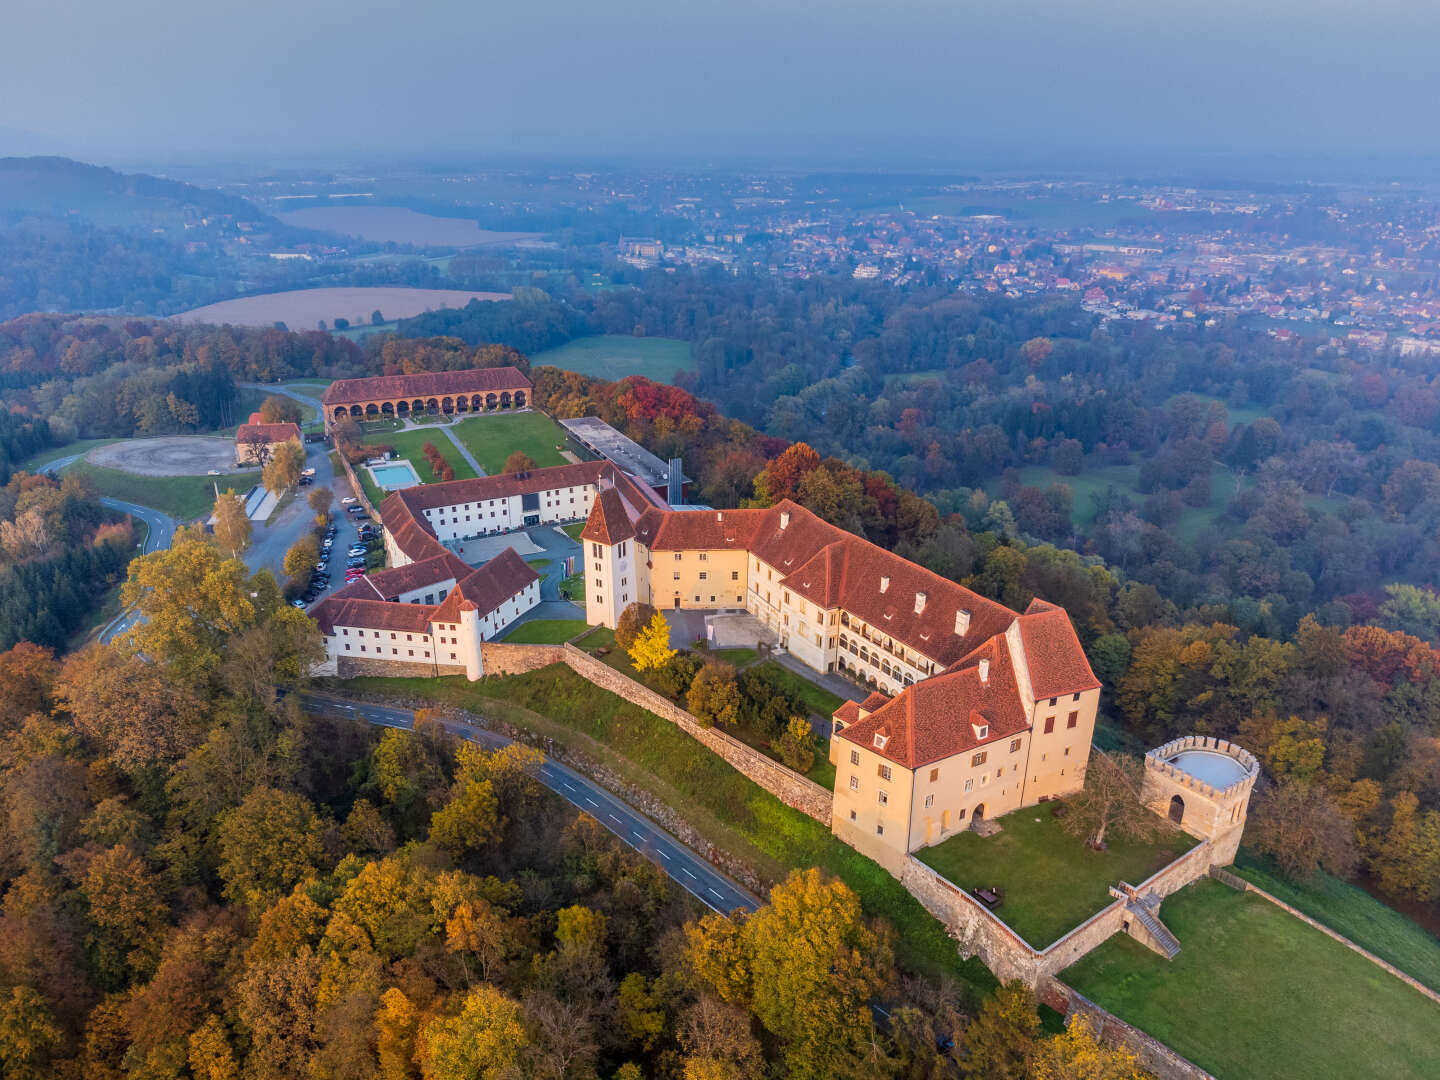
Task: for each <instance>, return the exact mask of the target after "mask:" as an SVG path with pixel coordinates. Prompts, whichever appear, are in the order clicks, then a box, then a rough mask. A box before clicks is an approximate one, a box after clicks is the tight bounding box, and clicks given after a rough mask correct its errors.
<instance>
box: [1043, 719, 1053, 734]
mask: <svg viewBox="0 0 1440 1080" xmlns="http://www.w3.org/2000/svg"><path fill="white" fill-rule="evenodd" d="M1054 730H1055V718H1054V717H1053V716H1047V717H1045V734H1046V735H1049V734H1050V733H1051V732H1052V731H1054Z"/></svg>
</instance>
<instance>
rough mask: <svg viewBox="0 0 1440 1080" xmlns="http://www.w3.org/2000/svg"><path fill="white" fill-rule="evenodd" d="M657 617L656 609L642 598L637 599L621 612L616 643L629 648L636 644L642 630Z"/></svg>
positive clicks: (616, 623)
mask: <svg viewBox="0 0 1440 1080" xmlns="http://www.w3.org/2000/svg"><path fill="white" fill-rule="evenodd" d="M653 618H655V609H654V608H653V607H651V606H650V605H649V604H647V603H645V602H644V601H642V600H636V601H635V602H634V603H633V604H630V605H629V606H628V607H626V609H625V610H624V611H622V612H621V613H620V618H619V619H617V620H616V622H615V644H616V645H619V646H620V648H622V649H628V648H630V646H632V645H634V644H635V639H636V638H637V637H639V636H640V632H641V631H642V630H644V629H645V628H646V627H647V626H649V625H650V620H651V619H653Z"/></svg>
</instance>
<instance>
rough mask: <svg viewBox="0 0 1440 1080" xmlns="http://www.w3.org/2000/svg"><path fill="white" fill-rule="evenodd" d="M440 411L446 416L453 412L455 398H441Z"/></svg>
mask: <svg viewBox="0 0 1440 1080" xmlns="http://www.w3.org/2000/svg"><path fill="white" fill-rule="evenodd" d="M440 411H441V412H443V413H444V414H445V415H446V416H449V415H450V414H451V413H453V412H454V411H455V399H454V398H448V397H447V398H445V399H444V400H442V401H441V402H440Z"/></svg>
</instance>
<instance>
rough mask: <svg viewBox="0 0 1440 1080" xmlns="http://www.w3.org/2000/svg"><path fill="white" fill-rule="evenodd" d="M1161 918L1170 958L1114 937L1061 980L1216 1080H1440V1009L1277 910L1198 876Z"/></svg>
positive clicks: (1163, 907) (1168, 903)
mask: <svg viewBox="0 0 1440 1080" xmlns="http://www.w3.org/2000/svg"><path fill="white" fill-rule="evenodd" d="M1160 917H1161V918H1162V919H1163V920H1164V921H1165V924H1166V925H1167V926H1168V927H1170V929H1171V930H1173V931H1174V932H1175V935H1176V936H1177V937H1178V938H1179V939H1180V943H1181V950H1180V954H1179V955H1178V956H1176V958H1175V959H1174V960H1170V961H1167V960H1165V959H1163V958H1162V957H1160V956H1158V955H1157V954H1155V953H1153V952H1151V951H1150V950H1149V949H1147V948H1145V947H1144V946H1143V945H1141V944H1140V943H1139V942H1137V941H1135V940H1134V939H1132V938H1130V937H1128V936H1126V935H1124V934H1117V935H1116V936H1115V937H1113V938H1111V939H1110V940H1109V941H1107V942H1106V943H1105V944H1104V945H1101V946H1100V948H1098V949H1096V950H1095V951H1094V952H1092V953H1091V954H1090V955H1089V956H1086V957H1085V958H1084V959H1082V960H1081V961H1080V962H1079V963H1077V964H1076V965H1075V966H1073V967H1071V968H1070V969H1069V970H1067V971H1065V972H1064V973H1063V974H1062V975H1061V978H1062V979H1063V980H1064V981H1065V982H1067V983H1069V984H1070V985H1071V986H1073V987H1074V988H1075V989H1076V990H1078V991H1080V993H1082V994H1084V995H1085V996H1086V997H1088V998H1090V999H1091V1000H1093V1001H1095V1002H1096V1003H1097V1004H1099V1005H1101V1006H1103V1007H1104V1008H1106V1009H1109V1010H1110V1011H1111V1012H1113V1013H1115V1014H1116V1015H1117V1016H1119V1017H1120V1018H1121V1019H1122V1020H1125V1021H1127V1022H1129V1023H1131V1024H1134V1025H1136V1026H1137V1027H1139V1028H1142V1029H1143V1030H1145V1031H1147V1032H1149V1033H1150V1034H1151V1035H1153V1036H1155V1037H1156V1038H1157V1039H1161V1040H1162V1041H1164V1042H1165V1043H1167V1044H1168V1045H1169V1046H1171V1047H1173V1048H1174V1049H1175V1050H1176V1051H1177V1052H1178V1053H1180V1054H1183V1055H1184V1056H1185V1057H1187V1058H1189V1059H1190V1060H1191V1061H1193V1062H1195V1064H1197V1065H1199V1066H1200V1067H1201V1068H1203V1069H1207V1070H1209V1071H1210V1072H1212V1073H1214V1074H1215V1075H1216V1076H1217V1077H1220V1078H1221V1080H1242V1078H1249V1077H1253V1078H1255V1080H1262V1078H1263V1080H1314V1078H1317V1077H1342V1076H1343V1077H1361V1076H1376V1077H1380V1076H1383V1077H1386V1078H1387V1080H1399V1078H1402V1077H1417V1078H1418V1077H1435V1076H1437V1075H1440V1005H1436V1004H1435V1003H1434V1002H1433V1001H1430V1000H1428V999H1426V998H1425V997H1423V996H1422V995H1421V994H1419V993H1418V992H1417V991H1415V990H1414V989H1412V988H1411V987H1409V986H1406V985H1405V984H1404V983H1402V982H1401V981H1400V980H1399V979H1396V978H1395V977H1394V976H1392V975H1389V974H1387V973H1386V972H1385V971H1383V970H1382V969H1380V968H1378V967H1376V966H1375V965H1374V964H1372V963H1370V961H1368V960H1366V959H1365V958H1364V957H1362V956H1360V955H1359V954H1358V953H1355V952H1352V951H1351V950H1350V949H1347V948H1346V947H1345V946H1344V945H1341V944H1340V943H1339V942H1338V941H1334V940H1332V939H1331V938H1328V937H1326V936H1325V935H1324V934H1322V933H1320V931H1318V930H1316V929H1315V928H1314V927H1311V926H1307V925H1305V924H1304V923H1303V922H1301V921H1300V920H1299V919H1297V918H1295V917H1294V916H1292V915H1289V914H1287V913H1286V912H1285V911H1283V910H1281V909H1280V908H1278V907H1276V906H1275V905H1274V904H1271V903H1269V902H1267V901H1265V900H1262V899H1261V898H1260V897H1258V896H1255V895H1253V894H1249V895H1247V894H1245V893H1240V892H1236V891H1235V890H1233V889H1228V888H1226V887H1225V886H1224V885H1221V884H1220V883H1218V882H1215V881H1209V880H1205V879H1202V880H1200V881H1197V882H1195V883H1194V884H1193V885H1190V886H1188V887H1186V888H1184V889H1182V890H1181V891H1180V892H1178V893H1176V894H1175V895H1174V896H1171V897H1170V898H1169V899H1167V900H1166V901H1165V902H1164V904H1163V905H1161V908H1160Z"/></svg>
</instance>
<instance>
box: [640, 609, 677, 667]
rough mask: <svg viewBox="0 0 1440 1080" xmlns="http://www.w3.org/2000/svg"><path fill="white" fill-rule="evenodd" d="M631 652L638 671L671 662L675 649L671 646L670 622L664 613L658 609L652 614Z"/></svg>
mask: <svg viewBox="0 0 1440 1080" xmlns="http://www.w3.org/2000/svg"><path fill="white" fill-rule="evenodd" d="M629 652H630V660H631V662H632V663H633V664H634V665H635V670H636V671H649V670H651V669H653V668H658V667H661V666H663V665H664V664H666V663H668V662H669V660H670V658H671V657H672V656H674V655H675V650H674V649H672V648H671V647H670V624H669V623H668V622H666V621H665V616H664V615H661V614H660V613H659V612H658V611H657V612H656V613H655V614H654V615H653V616H651V618H650V623H649V625H648V626H646V627H645V629H644V630H642V631H640V633H639V634H637V635H636V637H635V643H634V644H633V645H631V646H630V649H629Z"/></svg>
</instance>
